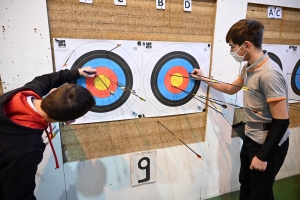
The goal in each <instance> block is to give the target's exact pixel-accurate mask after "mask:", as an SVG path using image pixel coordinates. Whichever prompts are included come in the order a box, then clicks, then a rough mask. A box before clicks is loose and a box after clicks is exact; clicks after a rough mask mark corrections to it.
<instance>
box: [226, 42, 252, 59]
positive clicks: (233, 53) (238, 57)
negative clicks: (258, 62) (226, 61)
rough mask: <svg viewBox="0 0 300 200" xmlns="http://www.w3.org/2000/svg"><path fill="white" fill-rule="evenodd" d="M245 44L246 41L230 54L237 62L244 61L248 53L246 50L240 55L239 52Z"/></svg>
mask: <svg viewBox="0 0 300 200" xmlns="http://www.w3.org/2000/svg"><path fill="white" fill-rule="evenodd" d="M243 45H244V43H243V44H242V45H241V46H240V48H239V49H238V50H237V51H235V52H230V55H231V56H232V57H233V58H234V59H235V60H236V61H237V62H243V61H244V58H245V55H246V54H247V53H248V52H246V53H245V54H244V55H243V56H240V55H239V54H238V53H237V52H238V51H239V50H240V49H241V48H242V46H243Z"/></svg>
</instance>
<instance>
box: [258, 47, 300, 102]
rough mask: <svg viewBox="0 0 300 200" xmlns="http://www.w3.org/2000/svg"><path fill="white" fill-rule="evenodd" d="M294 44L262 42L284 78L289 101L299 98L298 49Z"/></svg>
mask: <svg viewBox="0 0 300 200" xmlns="http://www.w3.org/2000/svg"><path fill="white" fill-rule="evenodd" d="M299 48H300V47H299V46H296V45H279V44H263V45H262V49H263V50H266V51H268V55H269V57H270V58H271V59H272V60H273V61H274V62H276V63H277V64H278V65H279V67H280V68H281V70H282V71H283V74H284V75H285V78H286V80H287V87H288V99H289V103H294V102H298V101H299V100H300V50H299ZM297 100H298V101H297Z"/></svg>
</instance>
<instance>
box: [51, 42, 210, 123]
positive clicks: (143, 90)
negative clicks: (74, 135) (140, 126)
mask: <svg viewBox="0 0 300 200" xmlns="http://www.w3.org/2000/svg"><path fill="white" fill-rule="evenodd" d="M53 43H54V54H55V63H56V69H57V71H59V70H64V69H69V70H74V69H80V68H84V67H87V66H90V67H91V68H94V69H96V70H97V75H96V76H95V77H94V78H84V77H81V78H79V79H77V80H73V81H71V82H70V83H73V84H78V85H81V86H82V87H85V88H87V89H88V90H89V91H90V92H91V93H92V95H93V96H94V98H95V101H96V105H95V106H94V107H93V108H92V109H91V110H90V111H89V112H88V113H87V114H86V115H84V116H83V117H81V118H79V119H77V120H76V123H91V122H101V121H111V120H122V119H131V118H135V117H156V116H166V115H175V114H184V113H192V112H201V111H202V109H203V108H205V105H204V104H203V103H204V102H205V100H204V99H203V100H202V102H203V103H201V102H200V101H198V100H195V98H194V95H200V94H201V95H203V96H206V85H205V84H204V83H202V84H201V82H200V81H195V80H194V79H191V78H190V75H189V73H191V72H192V71H193V69H194V68H198V69H199V68H200V69H202V70H204V72H207V71H208V67H209V58H210V44H206V43H170V42H143V41H122V40H109V41H104V40H81V39H54V40H53Z"/></svg>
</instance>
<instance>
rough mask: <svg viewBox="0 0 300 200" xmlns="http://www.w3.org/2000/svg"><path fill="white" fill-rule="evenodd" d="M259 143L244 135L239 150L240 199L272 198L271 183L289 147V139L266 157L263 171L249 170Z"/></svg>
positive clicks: (262, 199)
mask: <svg viewBox="0 0 300 200" xmlns="http://www.w3.org/2000/svg"><path fill="white" fill-rule="evenodd" d="M260 147H261V145H260V144H258V143H256V142H254V141H253V140H251V139H250V138H249V137H245V139H244V143H243V146H242V150H241V155H240V158H241V169H240V175H239V181H240V183H241V189H240V200H273V199H274V196H273V184H274V181H275V177H276V175H277V173H278V171H279V169H280V168H281V166H282V164H283V162H284V159H285V156H286V154H287V151H288V148H289V139H287V140H286V141H285V142H284V143H283V144H282V145H281V146H280V147H279V146H278V147H277V148H276V150H275V151H274V152H272V155H271V156H270V157H269V159H268V161H267V162H268V163H267V169H266V170H265V171H264V172H261V171H257V170H250V169H249V167H250V164H251V162H252V158H253V157H254V156H255V155H256V153H257V151H258V150H259V149H260Z"/></svg>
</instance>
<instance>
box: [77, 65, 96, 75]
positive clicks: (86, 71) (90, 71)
mask: <svg viewBox="0 0 300 200" xmlns="http://www.w3.org/2000/svg"><path fill="white" fill-rule="evenodd" d="M78 71H79V74H80V76H83V77H85V78H93V77H95V76H97V70H96V69H93V68H91V67H90V66H87V67H84V68H80V69H78Z"/></svg>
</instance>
